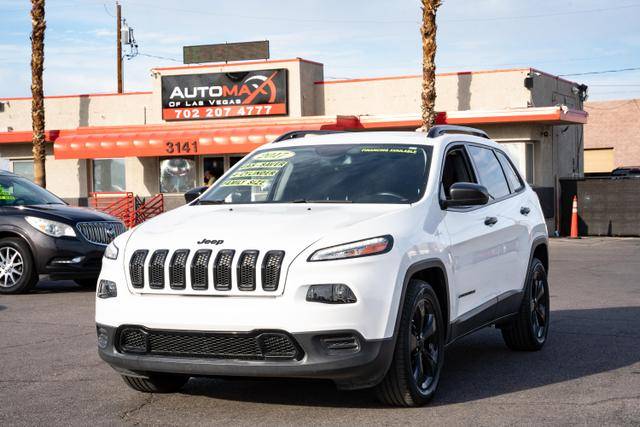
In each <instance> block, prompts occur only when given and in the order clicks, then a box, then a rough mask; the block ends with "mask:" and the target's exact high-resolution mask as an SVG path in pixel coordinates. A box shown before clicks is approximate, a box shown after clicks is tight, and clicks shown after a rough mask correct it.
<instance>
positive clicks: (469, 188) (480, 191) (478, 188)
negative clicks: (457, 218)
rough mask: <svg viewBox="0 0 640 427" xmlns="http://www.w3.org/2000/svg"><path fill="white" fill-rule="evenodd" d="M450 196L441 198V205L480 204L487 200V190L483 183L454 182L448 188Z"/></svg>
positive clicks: (485, 202) (484, 203)
mask: <svg viewBox="0 0 640 427" xmlns="http://www.w3.org/2000/svg"><path fill="white" fill-rule="evenodd" d="M449 195H450V198H449V199H447V200H443V207H444V208H449V207H456V206H481V205H486V204H487V203H488V202H489V197H490V196H489V192H488V191H487V188H486V187H485V186H484V185H480V184H475V183H472V182H456V183H455V184H452V185H451V188H449Z"/></svg>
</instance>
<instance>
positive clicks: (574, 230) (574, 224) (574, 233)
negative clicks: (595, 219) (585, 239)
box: [569, 196, 578, 239]
mask: <svg viewBox="0 0 640 427" xmlns="http://www.w3.org/2000/svg"><path fill="white" fill-rule="evenodd" d="M569 238H571V239H578V198H577V197H576V196H573V206H571V234H570V235H569Z"/></svg>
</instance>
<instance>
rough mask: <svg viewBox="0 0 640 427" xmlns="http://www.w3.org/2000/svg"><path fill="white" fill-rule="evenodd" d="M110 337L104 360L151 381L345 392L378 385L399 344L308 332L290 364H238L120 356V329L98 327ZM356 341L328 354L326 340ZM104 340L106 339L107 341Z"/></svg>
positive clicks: (298, 338)
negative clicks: (321, 385) (317, 385)
mask: <svg viewBox="0 0 640 427" xmlns="http://www.w3.org/2000/svg"><path fill="white" fill-rule="evenodd" d="M97 330H98V334H100V333H102V334H104V335H106V340H102V342H100V343H99V346H98V351H99V354H100V357H101V358H102V359H103V360H104V361H105V362H107V363H108V364H109V365H111V367H113V368H114V369H115V370H116V371H118V372H120V373H122V374H126V375H132V376H141V377H145V376H148V375H150V374H152V373H172V374H183V375H189V376H241V377H276V378H312V379H328V380H332V381H334V382H335V383H336V385H337V386H338V387H339V388H341V389H360V388H367V387H372V386H374V385H376V384H378V383H379V382H380V381H381V380H382V378H383V377H384V375H385V374H386V372H387V370H388V368H389V366H390V364H391V360H392V358H393V350H394V339H393V338H388V339H382V340H365V339H364V338H363V337H362V336H361V335H360V334H358V333H357V332H355V331H329V332H305V333H294V334H287V333H286V332H282V331H279V332H280V333H285V334H287V335H289V336H290V337H291V338H292V339H293V340H294V341H295V343H296V345H297V346H298V347H299V348H300V350H301V353H300V357H299V358H297V359H290V360H237V359H216V358H204V357H183V356H180V357H177V356H173V355H172V356H167V355H161V356H159V355H149V354H132V353H123V352H120V351H119V350H118V344H117V340H118V338H119V335H118V333H119V329H118V328H115V327H111V326H105V325H99V324H98V325H97ZM336 335H347V336H349V335H351V336H353V337H355V338H356V339H357V342H358V349H357V351H355V350H353V349H352V350H350V351H333V350H328V349H327V348H326V346H325V345H324V344H323V341H322V338H323V337H327V336H336ZM103 338H104V337H103Z"/></svg>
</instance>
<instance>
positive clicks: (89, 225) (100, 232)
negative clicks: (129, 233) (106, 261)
mask: <svg viewBox="0 0 640 427" xmlns="http://www.w3.org/2000/svg"><path fill="white" fill-rule="evenodd" d="M76 228H77V229H78V231H79V232H80V234H82V237H84V238H85V239H86V240H87V241H89V242H91V243H97V244H99V245H108V244H109V243H111V241H113V239H115V238H116V237H118V236H119V235H121V234H122V233H124V232H125V231H126V227H125V226H124V224H123V223H121V222H117V221H95V222H79V223H77V224H76Z"/></svg>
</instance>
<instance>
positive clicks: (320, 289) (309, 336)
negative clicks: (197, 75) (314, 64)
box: [96, 126, 549, 406]
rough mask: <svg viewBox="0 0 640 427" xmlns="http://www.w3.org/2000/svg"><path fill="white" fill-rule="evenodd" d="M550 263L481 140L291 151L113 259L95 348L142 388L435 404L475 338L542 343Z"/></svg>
mask: <svg viewBox="0 0 640 427" xmlns="http://www.w3.org/2000/svg"><path fill="white" fill-rule="evenodd" d="M548 263H549V256H548V249H547V228H546V225H545V220H544V217H543V214H542V211H541V208H540V204H539V201H538V198H537V195H536V194H535V192H534V191H533V190H532V189H531V188H530V187H529V186H528V185H527V183H526V182H525V181H524V180H523V179H522V177H521V176H520V174H519V173H518V171H517V169H516V168H515V167H514V165H513V162H512V161H511V160H510V159H509V156H508V155H507V154H505V152H504V151H503V150H502V149H501V147H500V145H499V144H497V143H495V142H493V141H491V140H490V139H489V138H488V137H487V136H486V134H485V133H484V132H482V131H478V130H475V129H471V128H460V127H453V126H436V127H434V128H432V129H431V130H430V131H429V132H428V133H420V132H357V133H334V134H329V135H321V136H318V135H314V136H311V135H307V136H304V137H301V138H295V139H287V140H284V141H282V140H281V141H279V142H273V143H270V144H267V145H264V146H262V147H260V148H258V149H257V150H255V151H254V152H252V153H251V154H249V155H247V156H246V157H245V158H244V159H243V160H242V161H241V162H240V163H238V164H237V165H236V166H235V167H233V168H232V169H231V170H229V171H228V172H227V173H226V174H225V175H224V176H222V177H221V178H220V179H219V180H218V181H217V182H216V183H215V184H214V185H213V186H212V187H211V188H210V189H209V190H208V191H206V192H205V193H204V194H203V195H201V196H200V197H199V198H197V199H196V200H195V201H193V202H191V203H190V204H188V205H186V206H183V207H181V208H178V209H175V210H172V211H170V212H167V213H165V214H163V215H161V216H159V217H156V218H153V219H151V220H149V221H147V222H145V223H144V224H142V225H140V226H138V227H136V228H134V229H132V230H129V231H128V232H126V233H124V234H123V235H121V236H119V237H118V238H117V239H116V240H115V241H114V242H113V243H112V244H111V245H110V246H109V247H108V249H107V250H106V252H105V259H104V262H103V265H102V272H101V275H100V279H99V286H98V290H97V298H96V322H97V334H98V347H99V353H100V356H101V357H102V359H104V360H105V361H106V362H107V363H109V364H110V365H111V366H112V367H113V368H115V369H116V370H117V371H118V372H119V373H120V374H121V375H122V377H123V378H124V380H125V382H126V383H127V384H128V385H129V386H131V387H132V388H134V389H136V390H139V391H143V392H171V391H177V390H178V389H179V388H180V387H182V386H183V385H184V384H185V383H186V382H187V380H188V379H189V377H192V376H246V377H299V378H325V379H331V380H333V381H334V382H335V383H336V384H337V386H338V387H340V388H343V389H358V388H369V387H371V388H375V390H376V391H377V394H378V396H379V397H380V398H381V399H382V401H384V402H386V403H389V404H393V405H401V406H417V405H422V404H424V403H426V402H427V401H429V399H431V398H432V397H433V395H434V392H435V390H436V387H437V386H438V381H439V378H440V372H441V370H442V366H443V363H444V355H445V349H446V347H447V346H448V345H449V344H451V343H452V342H454V341H455V340H456V339H458V338H460V337H462V336H464V335H466V334H469V333H470V332H473V331H475V330H477V329H480V328H482V327H485V326H490V325H495V326H496V327H497V328H499V329H500V330H501V332H502V336H503V337H504V340H505V342H506V344H507V346H508V347H510V348H511V349H514V350H539V349H540V348H541V347H542V346H543V344H544V343H545V340H546V337H547V331H548V328H549V288H548V284H547V279H546V277H547V275H546V272H547V270H548Z"/></svg>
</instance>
